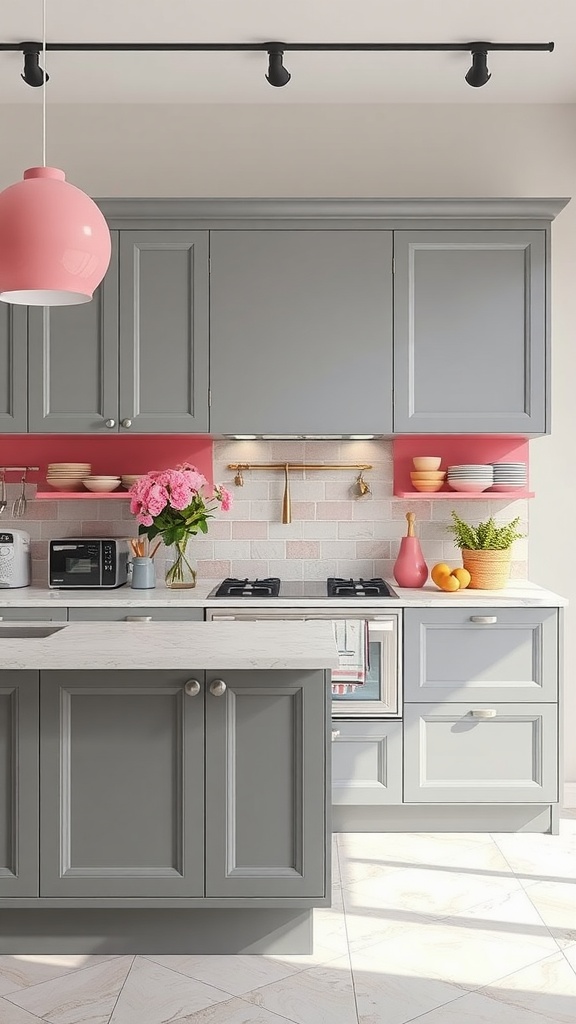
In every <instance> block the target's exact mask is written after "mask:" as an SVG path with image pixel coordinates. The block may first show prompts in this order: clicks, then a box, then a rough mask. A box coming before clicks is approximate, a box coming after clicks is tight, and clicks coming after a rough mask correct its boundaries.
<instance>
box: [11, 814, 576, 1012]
mask: <svg viewBox="0 0 576 1024" xmlns="http://www.w3.org/2000/svg"><path fill="white" fill-rule="evenodd" d="M333 862H334V892H333V906H332V908H331V909H330V910H321V911H317V912H316V913H315V933H316V942H315V951H314V953H313V954H312V955H310V956H229V957H228V956H216V957H214V956H212V957H211V956H206V957H203V956H184V955H182V956H146V957H143V956H136V957H131V956H79V955H75V954H74V953H70V955H69V956H40V955H39V956H18V955H14V956H2V957H0V1024H39V1022H42V1021H43V1022H49V1024H188V1022H196V1024H407V1022H408V1021H418V1024H492V1022H493V1021H497V1022H498V1024H560V1022H561V1024H568V1022H570V1024H573V1022H574V1020H575V1019H576V884H575V883H576V811H566V812H565V813H564V815H563V818H562V821H561V830H560V835H559V836H537V835H529V834H516V835H509V834H506V835H503V834H502V835H487V834H486V835H485V834H474V833H473V834H450V835H448V834H440V833H438V834H419V835H406V834H390V835H375V834H354V835H348V834H346V835H344V834H343V835H339V836H335V837H334V844H333Z"/></svg>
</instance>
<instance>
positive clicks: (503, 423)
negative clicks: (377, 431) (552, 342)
mask: <svg viewBox="0 0 576 1024" xmlns="http://www.w3.org/2000/svg"><path fill="white" fill-rule="evenodd" d="M394 256H395V277H394V432H395V433H397V434H410V433H435V434H465V433H469V434H470V433H489V434H498V433H511V434H542V433H545V431H546V430H547V429H548V427H547V388H548V382H547V342H546V310H545V295H546V258H545V256H546V233H545V231H544V230H534V231H532V230H509V231H501V230H494V231H485V230H470V229H466V230H461V231H418V230H414V231H396V232H395V233H394Z"/></svg>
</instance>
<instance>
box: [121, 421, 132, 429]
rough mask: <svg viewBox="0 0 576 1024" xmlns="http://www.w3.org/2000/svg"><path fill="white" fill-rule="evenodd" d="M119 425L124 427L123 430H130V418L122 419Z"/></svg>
mask: <svg viewBox="0 0 576 1024" xmlns="http://www.w3.org/2000/svg"><path fill="white" fill-rule="evenodd" d="M121 425H122V426H123V427H124V430H130V427H131V426H132V420H131V419H124V420H122V421H121Z"/></svg>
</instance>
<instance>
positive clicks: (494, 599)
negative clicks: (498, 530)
mask: <svg viewBox="0 0 576 1024" xmlns="http://www.w3.org/2000/svg"><path fill="white" fill-rule="evenodd" d="M217 582H218V581H216V580H200V581H199V582H198V585H197V586H196V587H195V588H194V589H193V590H169V589H167V588H166V587H164V586H162V585H160V586H158V587H156V588H155V589H153V590H132V589H131V587H127V586H124V587H118V588H117V589H116V590H50V589H49V588H48V587H21V588H19V589H17V590H3V589H0V617H1V610H2V608H53V607H54V606H59V607H61V608H107V607H108V608H119V607H120V608H143V607H147V608H154V607H158V608H222V609H224V608H231V607H235V608H236V607H239V606H241V607H242V608H267V609H269V610H273V609H275V608H334V609H336V608H337V607H338V606H339V605H340V607H349V606H350V605H351V604H353V606H354V607H355V608H356V607H358V608H370V609H372V608H379V609H381V610H382V609H384V608H390V609H393V608H399V607H400V608H403V607H407V608H434V607H436V608H445V607H458V606H459V605H462V606H464V607H468V608H478V607H484V606H486V605H491V606H493V607H501V608H502V607H504V608H505V607H510V608H519V607H520V608H521V607H528V608H531V607H540V608H562V607H565V606H566V605H567V604H568V601H567V600H566V599H565V598H563V597H560V596H559V595H558V594H554V593H553V592H552V591H550V590H545V589H544V588H543V587H539V586H537V584H535V583H531V582H530V581H528V580H512V581H511V583H510V585H509V586H508V587H507V588H506V589H505V590H470V589H469V588H467V589H466V590H460V591H457V592H456V593H455V594H447V593H444V591H442V590H439V589H438V588H437V587H436V586H434V584H433V583H427V584H426V586H425V587H422V588H420V589H417V590H416V589H415V590H408V589H403V588H401V587H398V586H397V585H396V583H395V582H394V580H390V581H389V583H390V585H391V587H392V588H393V590H394V591H395V592H396V593H397V594H398V600H383V599H382V598H380V599H379V598H372V599H370V598H355V599H354V600H353V601H346V600H345V599H342V600H341V601H339V600H335V599H334V598H328V597H321V598H294V597H291V598H281V597H277V598H261V599H258V598H250V600H249V601H248V600H244V601H242V600H241V599H238V598H211V599H209V598H208V594H209V593H210V591H211V590H213V589H214V587H215V586H216V583H217Z"/></svg>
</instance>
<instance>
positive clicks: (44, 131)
mask: <svg viewBox="0 0 576 1024" xmlns="http://www.w3.org/2000/svg"><path fill="white" fill-rule="evenodd" d="M42 69H43V72H44V82H43V85H42V167H46V82H47V80H48V76H47V74H46V0H42Z"/></svg>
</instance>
